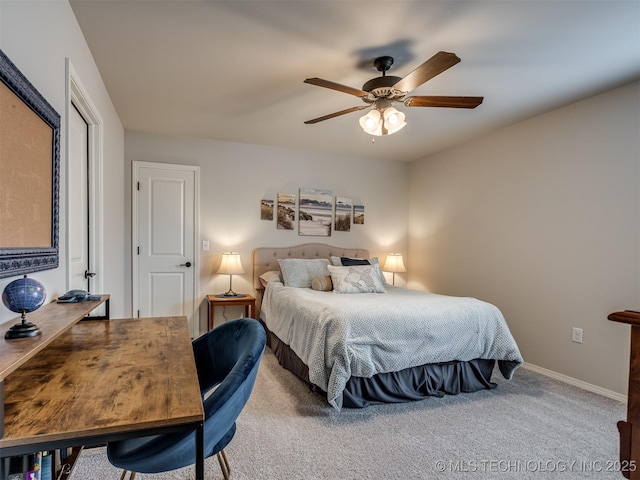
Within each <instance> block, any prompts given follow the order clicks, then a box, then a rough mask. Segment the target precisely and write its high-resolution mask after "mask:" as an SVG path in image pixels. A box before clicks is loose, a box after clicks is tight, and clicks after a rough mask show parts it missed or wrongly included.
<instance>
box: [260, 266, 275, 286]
mask: <svg viewBox="0 0 640 480" xmlns="http://www.w3.org/2000/svg"><path fill="white" fill-rule="evenodd" d="M274 277H278V280H280V272H276V271H275V270H274V271H269V272H264V273H263V274H262V275H260V283H261V284H262V286H263V287H265V288H266V287H267V283H269V280H271V279H272V278H274Z"/></svg>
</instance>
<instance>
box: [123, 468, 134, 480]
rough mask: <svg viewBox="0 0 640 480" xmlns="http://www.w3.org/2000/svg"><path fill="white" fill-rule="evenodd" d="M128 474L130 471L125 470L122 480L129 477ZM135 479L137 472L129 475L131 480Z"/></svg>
mask: <svg viewBox="0 0 640 480" xmlns="http://www.w3.org/2000/svg"><path fill="white" fill-rule="evenodd" d="M127 473H129V470H123V471H122V475H120V480H124V479H125V478H126V476H127ZM135 478H136V472H131V475H129V480H134V479H135Z"/></svg>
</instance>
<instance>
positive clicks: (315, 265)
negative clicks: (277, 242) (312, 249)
mask: <svg viewBox="0 0 640 480" xmlns="http://www.w3.org/2000/svg"><path fill="white" fill-rule="evenodd" d="M278 264H279V265H280V271H281V272H282V280H283V282H284V285H285V286H286V287H297V288H311V281H312V280H313V279H314V278H316V277H325V276H327V275H329V270H327V266H328V265H329V260H327V259H326V258H316V259H313V260H306V259H304V258H284V259H282V258H281V259H278Z"/></svg>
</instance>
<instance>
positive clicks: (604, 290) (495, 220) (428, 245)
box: [409, 82, 640, 393]
mask: <svg viewBox="0 0 640 480" xmlns="http://www.w3.org/2000/svg"><path fill="white" fill-rule="evenodd" d="M639 134H640V84H639V83H637V82H636V83H633V84H631V85H628V86H626V87H623V88H619V89H616V90H613V91H611V92H608V93H605V94H602V95H599V96H596V97H593V98H590V99H587V100H585V101H582V102H579V103H576V104H573V105H570V106H568V107H565V108H561V109H558V110H555V111H553V112H550V113H547V114H544V115H541V116H539V117H536V118H533V119H531V120H528V121H525V122H522V123H519V124H517V125H513V126H510V127H507V128H504V129H502V130H500V131H497V132H495V133H493V134H490V135H487V136H484V137H482V138H480V139H478V140H476V141H473V142H470V143H468V144H466V145H464V146H461V147H459V148H455V149H452V150H450V151H447V152H443V153H440V154H438V155H434V156H432V157H430V158H426V159H424V160H422V161H418V162H414V164H412V166H411V175H410V207H411V210H410V216H409V225H410V228H409V252H410V257H409V262H410V269H409V270H410V271H409V286H411V287H415V288H423V289H427V290H430V291H434V292H439V293H446V294H453V295H470V296H475V297H478V298H481V299H484V300H487V301H490V302H492V303H495V304H496V305H497V306H498V307H499V308H501V309H502V311H503V313H504V314H505V317H506V319H507V322H508V323H509V326H510V328H511V330H512V333H513V334H514V336H515V338H516V340H517V342H518V344H519V346H520V348H521V350H522V354H523V356H524V359H525V361H526V362H528V363H531V364H534V365H537V366H539V367H542V368H546V369H549V370H552V371H555V372H558V373H560V374H563V375H567V376H569V377H573V378H575V379H578V380H581V381H583V382H587V383H591V384H594V385H597V386H599V387H601V388H604V389H607V390H611V391H614V392H618V393H626V388H627V366H628V355H629V346H628V343H629V327H627V326H623V325H620V324H614V323H612V322H609V321H607V319H606V318H607V315H608V314H609V313H611V312H613V311H617V310H622V309H626V308H636V309H637V308H639V307H640V143H639ZM574 326H575V327H579V328H582V329H584V343H583V344H577V343H573V342H572V341H571V329H572V327H574Z"/></svg>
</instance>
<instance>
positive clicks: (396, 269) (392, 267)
mask: <svg viewBox="0 0 640 480" xmlns="http://www.w3.org/2000/svg"><path fill="white" fill-rule="evenodd" d="M382 270H383V271H384V272H392V273H393V280H392V282H393V283H392V285H395V284H396V273H402V272H406V271H407V269H406V268H405V267H404V263H403V262H402V254H401V253H389V254H387V260H386V261H385V262H384V268H383V269H382Z"/></svg>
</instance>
